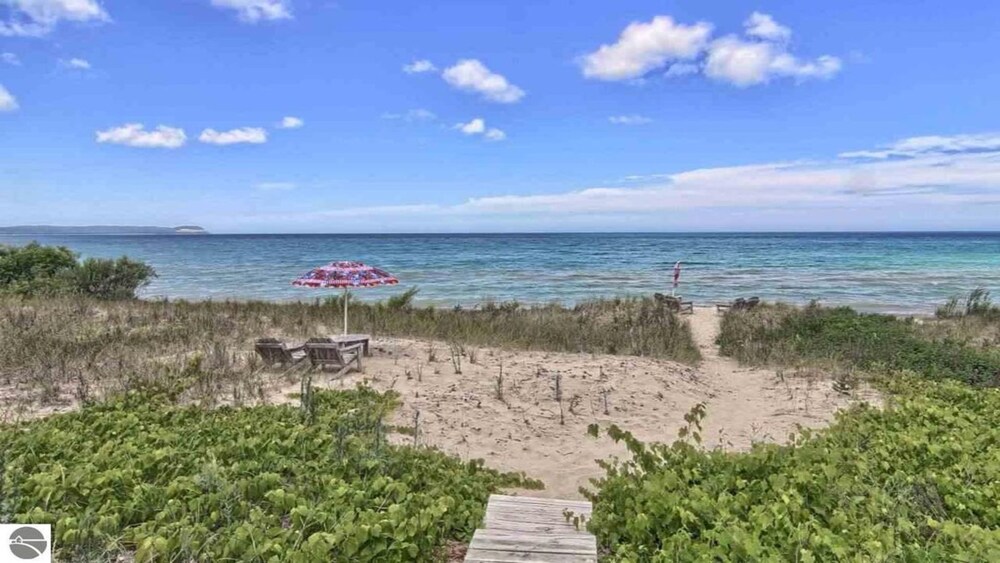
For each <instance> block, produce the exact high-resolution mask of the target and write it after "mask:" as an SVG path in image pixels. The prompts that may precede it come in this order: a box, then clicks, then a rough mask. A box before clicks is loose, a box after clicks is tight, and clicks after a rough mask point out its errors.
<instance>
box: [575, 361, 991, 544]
mask: <svg viewBox="0 0 1000 563" xmlns="http://www.w3.org/2000/svg"><path fill="white" fill-rule="evenodd" d="M894 391H895V392H896V393H897V395H896V398H895V399H894V400H893V402H892V404H891V405H890V406H887V407H886V408H885V409H884V410H879V409H874V408H871V407H866V406H860V407H856V408H854V409H852V410H850V411H847V412H843V413H841V414H840V415H838V419H837V422H836V423H835V424H834V425H833V426H832V427H830V428H828V429H826V430H823V431H819V432H818V433H815V434H813V435H810V434H808V433H807V434H803V435H802V436H800V437H799V438H798V440H797V442H796V444H795V445H791V446H779V445H774V444H768V445H763V444H761V445H757V446H755V447H754V449H753V450H752V451H751V452H749V453H729V452H724V451H709V452H706V451H704V450H701V449H700V448H696V447H694V446H693V445H691V444H689V443H686V442H683V441H678V442H676V443H674V444H673V445H663V444H650V445H647V444H643V443H641V442H639V441H637V440H636V439H635V438H633V437H632V436H631V435H629V434H628V433H626V432H622V431H620V430H618V429H616V428H612V429H610V431H609V435H610V436H612V437H613V438H614V439H616V440H622V441H624V442H625V443H626V445H627V446H628V448H629V450H630V452H631V454H632V456H631V459H629V460H627V461H622V462H609V463H605V467H606V470H607V475H606V477H604V478H603V479H601V480H599V481H597V482H596V483H595V485H596V490H595V491H594V492H589V493H588V496H589V497H590V499H591V500H592V501H593V502H594V513H593V517H592V519H591V521H590V523H589V529H590V530H591V531H593V532H594V533H595V534H596V535H597V536H598V540H599V543H600V545H601V546H602V547H603V549H604V550H606V551H607V553H608V554H609V557H608V560H609V561H998V560H1000V503H998V502H997V500H998V499H1000V453H998V452H1000V449H998V447H997V444H1000V428H998V426H997V424H996V421H997V420H1000V391H998V390H996V389H988V390H981V389H980V390H976V389H972V388H970V387H968V386H965V385H962V384H959V383H954V382H947V383H938V382H926V381H923V382H922V381H918V380H916V379H913V378H907V377H903V378H902V382H897V383H896V384H895V389H894ZM702 414H703V413H695V414H694V415H693V416H690V418H689V420H691V422H692V428H691V429H689V430H691V435H693V434H694V429H696V428H697V424H698V422H699V420H700V416H701V415H702Z"/></svg>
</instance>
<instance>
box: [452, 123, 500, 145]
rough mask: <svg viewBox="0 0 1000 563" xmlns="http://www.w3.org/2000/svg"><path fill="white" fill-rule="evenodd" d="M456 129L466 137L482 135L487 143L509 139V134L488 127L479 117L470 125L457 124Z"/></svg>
mask: <svg viewBox="0 0 1000 563" xmlns="http://www.w3.org/2000/svg"><path fill="white" fill-rule="evenodd" d="M454 129H457V130H459V131H461V132H462V133H464V134H466V135H482V136H483V138H484V139H486V140H487V141H502V140H504V139H506V138H507V134H506V133H504V132H503V131H502V130H500V129H497V128H495V127H490V128H487V127H486V120H484V119H483V118H481V117H477V118H475V119H473V120H472V121H469V122H468V123H456V124H455V126H454Z"/></svg>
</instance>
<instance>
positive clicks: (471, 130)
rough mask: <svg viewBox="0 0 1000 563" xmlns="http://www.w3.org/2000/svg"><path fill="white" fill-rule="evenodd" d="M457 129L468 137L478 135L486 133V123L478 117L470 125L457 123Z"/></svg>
mask: <svg viewBox="0 0 1000 563" xmlns="http://www.w3.org/2000/svg"><path fill="white" fill-rule="evenodd" d="M455 129H458V130H459V131H461V132H462V133H465V134H466V135H478V134H480V133H483V132H485V131H486V121H484V120H483V118H481V117H477V118H475V119H473V120H472V121H470V122H468V123H457V124H456V125H455Z"/></svg>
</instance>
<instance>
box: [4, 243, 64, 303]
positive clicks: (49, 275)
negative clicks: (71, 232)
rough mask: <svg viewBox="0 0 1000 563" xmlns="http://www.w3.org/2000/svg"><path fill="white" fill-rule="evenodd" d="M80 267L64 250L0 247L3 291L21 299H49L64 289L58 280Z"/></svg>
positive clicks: (57, 248) (54, 247)
mask: <svg viewBox="0 0 1000 563" xmlns="http://www.w3.org/2000/svg"><path fill="white" fill-rule="evenodd" d="M76 265H77V262H76V254H74V253H73V252H72V251H71V250H70V249H68V248H66V247H63V246H42V245H40V244H38V243H35V242H32V243H29V244H27V245H25V246H20V247H18V246H0V290H5V291H7V292H10V293H15V294H19V295H45V294H49V293H54V292H56V291H58V290H59V288H61V287H62V285H61V284H60V283H59V280H58V279H57V276H58V275H59V274H61V273H63V272H66V271H69V270H72V269H73V268H75V267H76Z"/></svg>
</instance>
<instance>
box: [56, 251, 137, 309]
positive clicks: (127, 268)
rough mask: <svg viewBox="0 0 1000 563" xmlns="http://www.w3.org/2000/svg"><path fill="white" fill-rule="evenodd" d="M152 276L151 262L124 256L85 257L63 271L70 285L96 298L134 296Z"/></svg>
mask: <svg viewBox="0 0 1000 563" xmlns="http://www.w3.org/2000/svg"><path fill="white" fill-rule="evenodd" d="M155 276H156V271H155V270H153V267H152V266H150V265H148V264H146V263H144V262H138V261H136V260H132V259H130V258H128V257H127V256H122V257H121V258H118V259H117V260H109V259H103V258H88V259H86V260H84V261H83V263H81V264H80V265H79V266H78V267H76V268H74V269H72V270H70V271H69V272H67V274H66V277H67V280H68V281H69V284H70V287H72V288H73V289H74V290H75V291H77V292H79V293H82V294H84V295H87V296H90V297H95V298H97V299H135V297H136V292H137V291H138V290H139V289H140V288H143V287H145V286H147V285H149V282H150V281H152V278H154V277H155Z"/></svg>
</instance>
